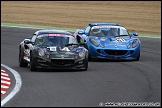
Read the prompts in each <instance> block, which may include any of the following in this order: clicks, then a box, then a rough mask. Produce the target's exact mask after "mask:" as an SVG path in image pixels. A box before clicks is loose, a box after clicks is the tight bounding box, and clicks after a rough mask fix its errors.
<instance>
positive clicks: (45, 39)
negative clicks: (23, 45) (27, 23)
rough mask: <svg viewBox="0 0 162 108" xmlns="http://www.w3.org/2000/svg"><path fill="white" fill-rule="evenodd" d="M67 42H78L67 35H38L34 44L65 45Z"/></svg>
mask: <svg viewBox="0 0 162 108" xmlns="http://www.w3.org/2000/svg"><path fill="white" fill-rule="evenodd" d="M67 44H78V43H77V40H76V39H75V38H74V37H73V36H67V35H61V36H59V35H57V36H56V35H50V36H44V35H40V36H38V37H37V39H36V41H35V45H41V46H65V45H67Z"/></svg>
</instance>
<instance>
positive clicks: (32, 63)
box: [30, 55, 37, 71]
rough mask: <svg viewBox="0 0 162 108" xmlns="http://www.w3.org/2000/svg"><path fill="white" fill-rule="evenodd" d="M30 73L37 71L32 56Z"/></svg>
mask: <svg viewBox="0 0 162 108" xmlns="http://www.w3.org/2000/svg"><path fill="white" fill-rule="evenodd" d="M30 71H37V67H36V64H35V60H34V57H33V56H32V55H31V56H30Z"/></svg>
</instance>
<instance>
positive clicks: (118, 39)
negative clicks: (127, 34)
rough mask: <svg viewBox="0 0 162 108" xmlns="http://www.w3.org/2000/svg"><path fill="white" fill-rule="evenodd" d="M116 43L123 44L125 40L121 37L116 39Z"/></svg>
mask: <svg viewBox="0 0 162 108" xmlns="http://www.w3.org/2000/svg"><path fill="white" fill-rule="evenodd" d="M116 41H117V42H125V40H124V39H123V38H122V37H116Z"/></svg>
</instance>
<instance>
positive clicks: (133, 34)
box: [130, 32, 138, 37]
mask: <svg viewBox="0 0 162 108" xmlns="http://www.w3.org/2000/svg"><path fill="white" fill-rule="evenodd" d="M132 36H138V33H137V32H133V33H131V34H130V37H132Z"/></svg>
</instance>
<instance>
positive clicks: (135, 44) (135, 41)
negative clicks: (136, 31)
mask: <svg viewBox="0 0 162 108" xmlns="http://www.w3.org/2000/svg"><path fill="white" fill-rule="evenodd" d="M138 44H139V41H138V40H137V39H136V40H134V41H133V42H132V48H134V47H136V46H137V45H138Z"/></svg>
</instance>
